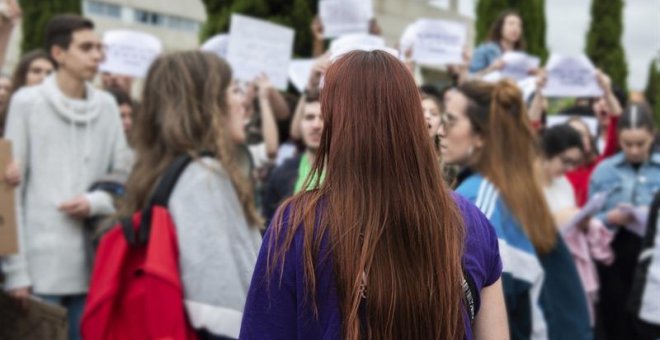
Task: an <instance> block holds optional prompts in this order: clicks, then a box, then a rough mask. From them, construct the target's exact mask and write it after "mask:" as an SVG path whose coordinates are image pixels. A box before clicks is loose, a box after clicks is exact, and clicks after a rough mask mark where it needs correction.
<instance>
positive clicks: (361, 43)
mask: <svg viewBox="0 0 660 340" xmlns="http://www.w3.org/2000/svg"><path fill="white" fill-rule="evenodd" d="M374 50H382V51H386V52H388V53H390V54H392V55H393V56H395V57H398V56H399V54H398V51H397V50H395V49H392V48H389V47H387V46H385V39H383V38H381V37H379V36H375V35H369V34H349V35H345V36H343V37H341V38H339V39H335V40H333V41H332V43H331V44H330V59H331V60H335V59H337V58H338V57H340V56H341V55H343V54H345V53H348V52H351V51H374Z"/></svg>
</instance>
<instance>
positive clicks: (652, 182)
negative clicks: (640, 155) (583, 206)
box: [589, 152, 660, 228]
mask: <svg viewBox="0 0 660 340" xmlns="http://www.w3.org/2000/svg"><path fill="white" fill-rule="evenodd" d="M658 190H660V153H653V154H652V155H651V157H650V158H649V160H648V161H647V162H646V163H644V164H642V165H641V166H640V167H639V170H637V171H636V170H635V168H633V166H632V165H631V164H630V163H629V162H628V161H627V160H626V157H625V155H624V154H623V153H622V152H620V153H618V154H616V155H614V156H612V157H610V158H607V159H605V160H604V161H602V162H601V163H600V164H598V166H597V167H596V169H595V170H594V172H593V174H592V175H591V179H590V181H589V197H592V196H593V195H595V194H596V193H599V192H608V193H609V194H608V195H607V199H606V201H605V205H604V206H603V208H602V209H601V210H600V211H599V212H598V213H597V214H596V218H598V219H599V220H601V221H603V223H605V225H607V226H608V227H610V228H613V227H614V226H612V225H609V224H608V223H607V218H606V214H607V212H608V211H610V210H611V209H612V208H615V207H616V206H617V205H619V204H620V203H628V204H632V205H634V206H645V205H646V206H648V205H650V204H651V201H653V196H654V195H655V193H656V192H657V191H658Z"/></svg>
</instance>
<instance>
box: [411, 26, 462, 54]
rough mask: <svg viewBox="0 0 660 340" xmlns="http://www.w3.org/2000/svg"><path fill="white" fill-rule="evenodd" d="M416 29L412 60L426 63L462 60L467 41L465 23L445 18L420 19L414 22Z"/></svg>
mask: <svg viewBox="0 0 660 340" xmlns="http://www.w3.org/2000/svg"><path fill="white" fill-rule="evenodd" d="M416 29H417V36H416V39H415V44H414V49H413V60H415V61H416V62H418V63H419V64H426V65H446V64H460V63H462V62H463V48H464V47H465V43H466V41H467V27H466V26H465V24H463V23H460V22H454V21H446V20H432V19H420V20H419V21H417V23H416Z"/></svg>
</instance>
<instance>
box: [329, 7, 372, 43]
mask: <svg viewBox="0 0 660 340" xmlns="http://www.w3.org/2000/svg"><path fill="white" fill-rule="evenodd" d="M319 16H320V17H321V22H322V23H323V35H324V36H325V37H326V38H338V37H341V36H343V35H346V34H351V33H364V34H366V33H368V32H369V20H370V19H371V17H372V16H373V9H372V4H371V0H321V1H319Z"/></svg>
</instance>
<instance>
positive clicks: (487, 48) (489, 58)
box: [469, 41, 502, 73]
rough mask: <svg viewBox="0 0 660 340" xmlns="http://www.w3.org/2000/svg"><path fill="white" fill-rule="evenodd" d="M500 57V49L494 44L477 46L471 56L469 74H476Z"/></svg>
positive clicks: (488, 43)
mask: <svg viewBox="0 0 660 340" xmlns="http://www.w3.org/2000/svg"><path fill="white" fill-rule="evenodd" d="M501 55H502V49H501V48H500V45H498V44H497V43H496V42H493V41H491V42H487V43H483V44H481V45H479V46H478V47H477V49H476V50H474V53H473V54H472V61H471V62H470V68H469V71H470V73H477V72H479V71H481V70H483V69H485V68H487V67H488V66H490V64H492V63H493V61H495V60H496V59H497V58H499V57H500V56H501Z"/></svg>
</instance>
